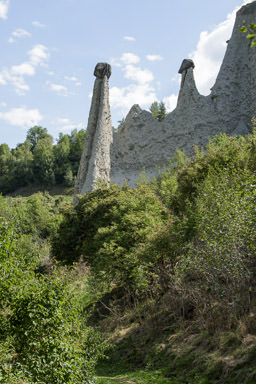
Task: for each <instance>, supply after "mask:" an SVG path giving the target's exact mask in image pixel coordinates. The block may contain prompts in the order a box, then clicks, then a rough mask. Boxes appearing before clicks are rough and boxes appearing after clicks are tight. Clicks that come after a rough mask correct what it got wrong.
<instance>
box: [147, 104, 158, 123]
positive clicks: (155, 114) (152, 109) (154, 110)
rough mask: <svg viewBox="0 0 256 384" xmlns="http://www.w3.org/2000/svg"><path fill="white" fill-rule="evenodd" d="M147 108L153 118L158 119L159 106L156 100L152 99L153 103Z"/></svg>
mask: <svg viewBox="0 0 256 384" xmlns="http://www.w3.org/2000/svg"><path fill="white" fill-rule="evenodd" d="M149 110H150V112H151V113H152V116H153V117H154V119H156V120H158V114H159V107H158V102H157V101H154V103H152V104H151V106H150V108H149Z"/></svg>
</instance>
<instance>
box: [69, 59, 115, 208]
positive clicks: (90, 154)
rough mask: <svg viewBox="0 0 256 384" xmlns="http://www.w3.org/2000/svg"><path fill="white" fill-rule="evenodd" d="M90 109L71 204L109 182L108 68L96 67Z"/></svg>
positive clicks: (110, 133) (110, 140) (110, 135)
mask: <svg viewBox="0 0 256 384" xmlns="http://www.w3.org/2000/svg"><path fill="white" fill-rule="evenodd" d="M94 74H95V76H97V77H96V79H95V83H94V89H93V96H92V102H91V109H90V114H89V119H88V126H87V132H86V141H85V146H84V150H83V153H82V157H81V161H80V166H79V170H78V174H77V179H76V185H75V196H74V204H76V203H77V202H78V199H77V195H78V194H80V195H84V194H85V193H86V192H89V191H91V190H93V189H95V188H96V185H97V181H98V180H99V179H101V180H105V181H109V179H110V168H111V160H110V147H111V144H112V141H113V129H112V123H111V115H110V107H109V86H108V78H109V77H110V74H111V68H110V65H109V64H106V63H99V64H97V65H96V68H95V71H94Z"/></svg>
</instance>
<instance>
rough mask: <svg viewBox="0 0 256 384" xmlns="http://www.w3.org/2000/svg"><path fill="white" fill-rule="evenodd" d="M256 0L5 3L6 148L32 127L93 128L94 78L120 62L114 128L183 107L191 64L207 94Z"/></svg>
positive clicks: (1, 82)
mask: <svg viewBox="0 0 256 384" xmlns="http://www.w3.org/2000/svg"><path fill="white" fill-rule="evenodd" d="M248 2H250V1H249V0H248V1H246V0H225V1H223V0H215V1H212V0H194V1H189V0H183V1H182V2H178V1H171V0H158V1H156V0H154V1H153V0H136V1H135V0H129V1H123V0H107V1H106V0H9V1H8V0H0V47H1V63H0V143H3V142H5V143H7V144H9V146H10V147H15V146H16V144H17V143H19V142H23V141H24V140H25V136H26V132H27V130H28V129H29V128H30V127H31V126H33V125H41V126H43V127H46V128H47V129H48V131H49V133H50V134H52V135H53V137H54V138H55V139H56V138H57V137H58V134H59V133H60V132H63V133H70V132H71V130H72V129H74V128H78V129H80V128H86V125H87V120H88V114H89V108H90V101H91V99H90V97H91V92H92V88H93V82H94V76H93V70H94V67H95V65H96V63H97V62H100V61H104V62H105V61H106V62H109V63H111V64H112V76H111V78H110V103H111V112H112V123H113V125H114V126H117V121H118V120H120V119H121V118H122V117H124V116H125V115H126V114H127V112H128V111H129V109H130V108H131V107H132V105H133V104H140V106H141V107H143V108H145V109H148V108H149V106H150V105H151V103H152V102H153V101H154V100H158V101H160V100H164V101H165V103H166V105H167V107H168V110H172V109H173V108H174V107H175V105H176V98H177V94H178V90H179V81H180V77H179V75H178V74H177V71H178V69H179V66H180V64H181V61H182V60H183V59H184V58H189V57H190V58H193V60H194V62H195V65H196V68H195V77H196V82H197V85H198V88H199V91H200V92H201V93H203V94H208V93H209V90H210V87H211V86H212V85H213V83H214V80H215V78H216V75H217V73H218V70H219V67H220V64H221V61H222V59H223V56H224V53H225V49H226V40H227V39H228V38H229V37H230V35H231V31H232V28H233V23H234V18H235V10H237V8H239V7H240V6H241V5H243V4H245V3H248Z"/></svg>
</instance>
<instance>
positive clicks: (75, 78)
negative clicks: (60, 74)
mask: <svg viewBox="0 0 256 384" xmlns="http://www.w3.org/2000/svg"><path fill="white" fill-rule="evenodd" d="M64 79H65V80H68V81H78V78H77V77H75V76H64Z"/></svg>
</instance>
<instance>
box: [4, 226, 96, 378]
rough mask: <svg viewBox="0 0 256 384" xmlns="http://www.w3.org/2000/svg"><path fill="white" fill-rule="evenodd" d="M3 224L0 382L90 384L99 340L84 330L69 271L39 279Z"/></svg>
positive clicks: (33, 259) (17, 239) (13, 234)
mask: <svg viewBox="0 0 256 384" xmlns="http://www.w3.org/2000/svg"><path fill="white" fill-rule="evenodd" d="M20 244H21V239H20V237H19V236H18V235H17V233H16V232H15V230H14V227H13V226H12V225H10V224H9V223H8V222H7V221H6V220H1V222H0V272H1V280H0V345H1V348H0V381H1V382H3V383H16V382H18V381H17V380H18V379H24V380H25V382H28V383H40V384H48V383H59V384H62V383H63V384H64V383H65V384H66V383H69V384H71V383H72V384H73V383H74V384H75V383H77V382H80V383H89V382H91V381H90V380H91V377H92V374H93V367H94V365H95V363H96V360H97V358H98V357H99V356H100V355H101V347H100V344H101V342H100V340H99V337H98V336H97V335H96V334H95V332H94V331H91V330H90V329H89V328H86V327H84V325H83V324H82V322H81V318H80V309H79V303H78V301H77V299H76V298H75V297H74V295H73V294H71V293H70V289H69V281H68V279H67V276H66V273H65V271H64V272H63V273H62V272H61V271H60V270H58V273H53V274H52V275H51V276H50V277H46V276H37V275H36V274H35V272H34V270H35V266H36V264H37V262H38V259H37V257H35V256H34V255H33V254H27V255H26V254H23V253H22V252H21V251H20Z"/></svg>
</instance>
